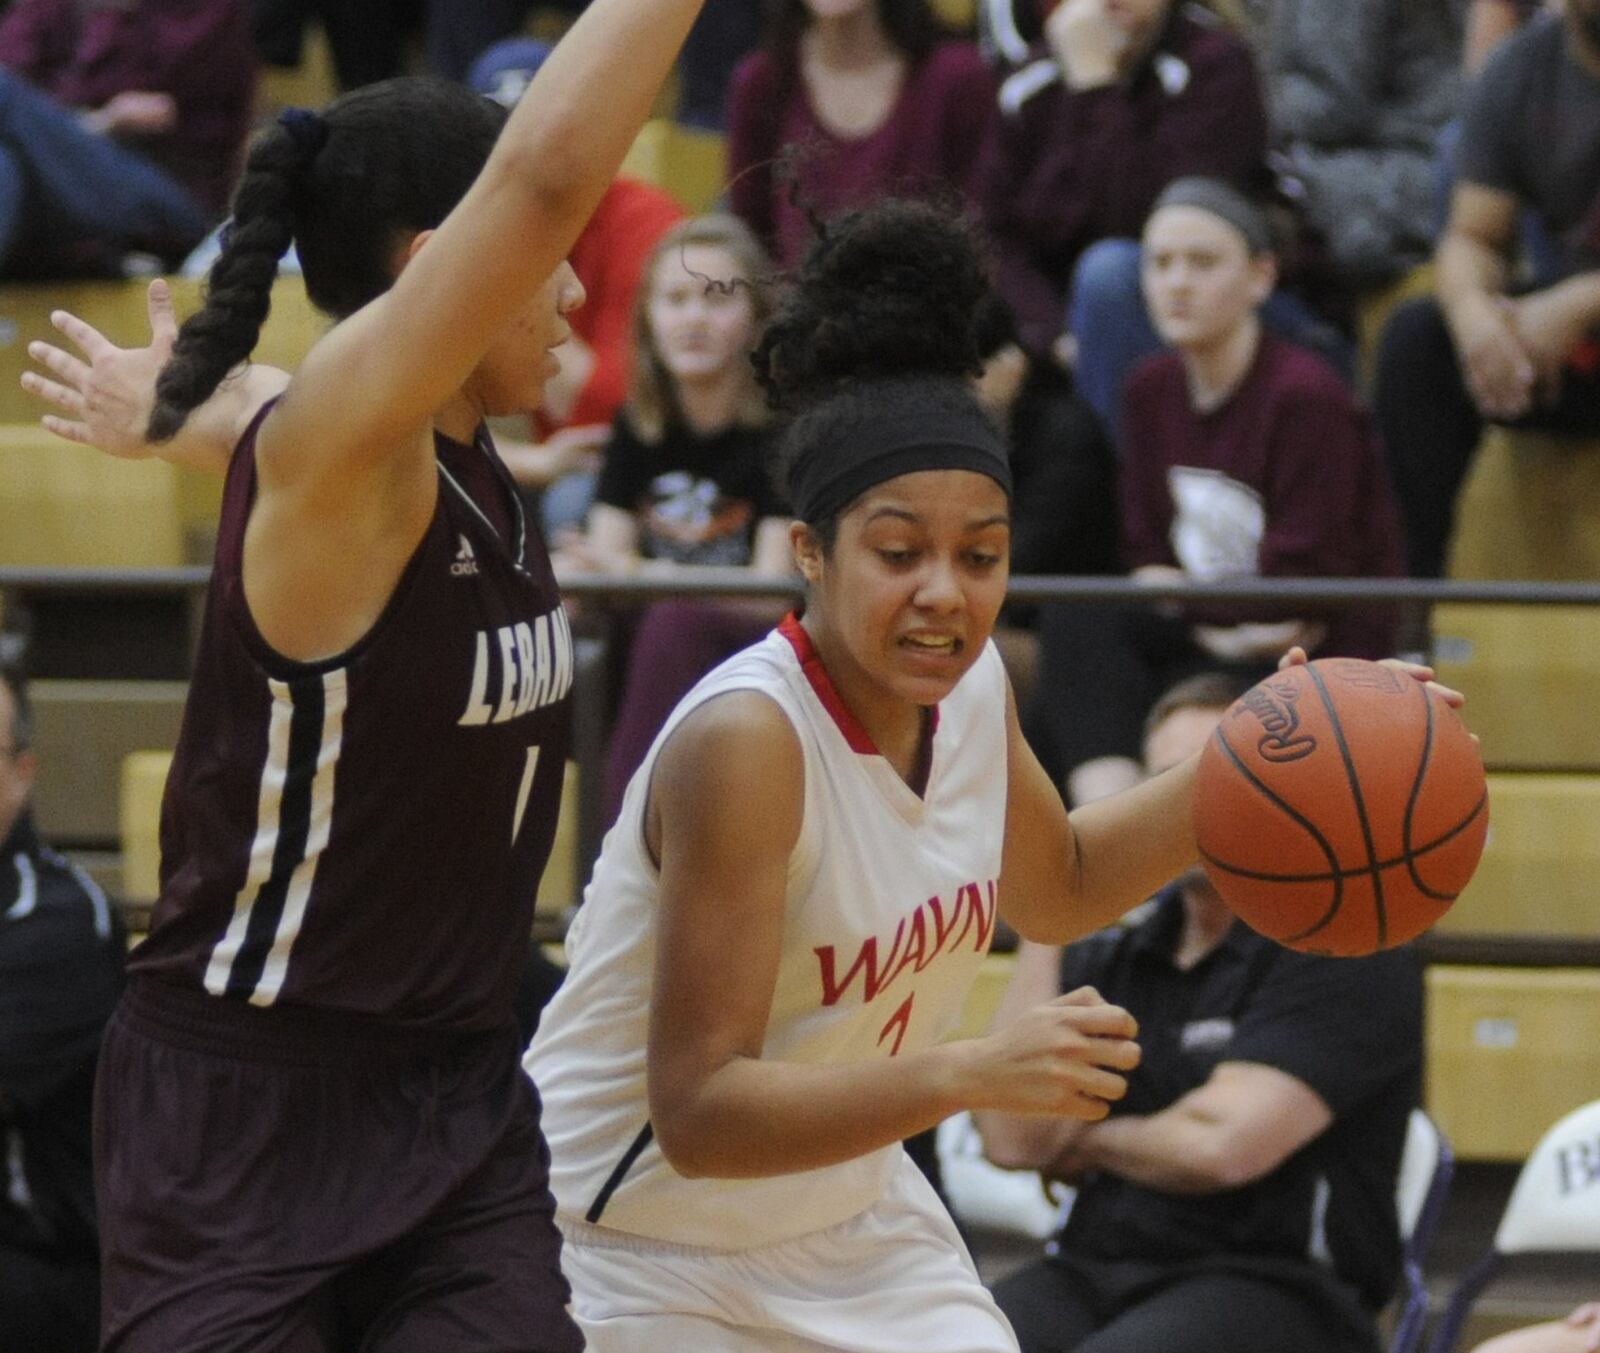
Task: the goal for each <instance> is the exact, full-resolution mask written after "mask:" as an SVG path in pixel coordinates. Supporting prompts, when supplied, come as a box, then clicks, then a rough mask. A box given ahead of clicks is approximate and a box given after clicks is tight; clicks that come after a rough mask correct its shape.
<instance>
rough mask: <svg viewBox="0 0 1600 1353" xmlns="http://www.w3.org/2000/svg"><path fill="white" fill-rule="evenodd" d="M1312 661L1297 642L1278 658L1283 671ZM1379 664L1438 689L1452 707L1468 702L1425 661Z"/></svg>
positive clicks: (1384, 661)
mask: <svg viewBox="0 0 1600 1353" xmlns="http://www.w3.org/2000/svg"><path fill="white" fill-rule="evenodd" d="M1310 661H1311V659H1310V658H1309V657H1307V656H1306V651H1305V649H1303V648H1301V647H1300V646H1299V645H1298V644H1296V645H1295V646H1294V647H1293V648H1291V649H1290V650H1289V651H1288V652H1287V653H1285V654H1284V655H1283V656H1282V657H1281V658H1279V659H1278V670H1279V671H1280V672H1281V671H1283V669H1284V668H1285V667H1303V666H1304V665H1305V664H1306V663H1308V662H1310ZM1378 665H1379V666H1380V667H1387V668H1389V669H1390V670H1391V671H1394V672H1399V673H1401V674H1402V675H1404V676H1408V677H1410V678H1411V679H1412V680H1413V681H1420V682H1422V684H1423V685H1424V686H1426V687H1427V688H1428V689H1429V690H1431V691H1437V692H1438V693H1439V696H1440V698H1441V699H1443V701H1444V702H1445V704H1447V705H1449V706H1450V707H1451V708H1452V709H1460V708H1461V707H1462V706H1463V705H1464V704H1466V703H1467V697H1466V696H1464V695H1462V694H1461V692H1460V691H1458V690H1456V689H1455V688H1454V687H1453V686H1446V685H1444V684H1443V683H1442V682H1439V681H1435V680H1434V673H1433V668H1431V667H1429V666H1428V665H1427V664H1425V663H1420V662H1407V661H1406V660H1405V659H1404V658H1380V659H1379V660H1378Z"/></svg>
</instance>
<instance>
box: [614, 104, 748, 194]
mask: <svg viewBox="0 0 1600 1353" xmlns="http://www.w3.org/2000/svg"><path fill="white" fill-rule="evenodd" d="M622 172H623V173H624V174H628V175H631V176H632V177H634V178H638V179H643V180H644V181H645V182H646V183H653V184H655V185H656V187H658V188H662V189H665V190H666V191H667V192H669V193H671V194H672V196H673V197H675V198H677V199H678V201H679V202H680V203H681V204H682V205H683V207H684V209H685V210H686V211H690V212H693V213H695V214H696V215H698V214H699V213H701V212H704V211H709V210H710V209H711V207H712V205H713V204H714V203H715V202H716V200H717V199H718V198H719V197H721V196H722V191H723V189H724V188H725V187H726V186H727V177H728V147H727V142H726V139H725V138H724V137H723V136H722V135H721V134H720V133H718V132H713V131H702V130H700V129H699V128H695V127H685V126H682V125H680V124H679V123H676V122H673V121H672V120H671V119H669V118H662V117H658V118H651V119H650V121H649V122H647V123H645V125H644V127H643V129H642V130H641V131H640V132H639V135H638V136H637V137H636V138H635V139H634V143H633V146H632V148H631V149H629V151H628V155H627V158H626V159H625V160H623V162H622Z"/></svg>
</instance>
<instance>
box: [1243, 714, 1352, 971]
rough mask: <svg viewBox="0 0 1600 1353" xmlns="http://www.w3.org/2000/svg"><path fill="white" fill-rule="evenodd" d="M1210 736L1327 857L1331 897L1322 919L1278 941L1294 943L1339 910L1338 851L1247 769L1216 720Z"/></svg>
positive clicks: (1341, 880)
mask: <svg viewBox="0 0 1600 1353" xmlns="http://www.w3.org/2000/svg"><path fill="white" fill-rule="evenodd" d="M1211 736H1212V737H1214V738H1215V739H1216V741H1217V745H1218V746H1219V747H1221V748H1222V750H1223V753H1224V754H1225V755H1226V756H1227V758H1228V760H1230V761H1231V762H1233V765H1234V769H1235V770H1237V771H1238V772H1239V774H1240V775H1242V776H1244V778H1245V783H1246V784H1249V785H1252V786H1254V787H1255V788H1256V789H1257V790H1259V791H1260V793H1261V794H1262V795H1263V797H1265V798H1266V799H1267V800H1268V802H1270V803H1273V804H1275V805H1277V807H1279V808H1281V809H1282V810H1283V811H1284V812H1285V813H1287V814H1288V815H1289V816H1290V817H1291V818H1293V819H1294V820H1295V821H1296V822H1298V823H1299V824H1300V825H1301V826H1302V827H1304V828H1305V829H1306V830H1307V831H1308V832H1310V833H1311V838H1312V840H1314V841H1315V842H1316V843H1317V845H1318V846H1319V847H1320V848H1321V850H1322V853H1323V854H1324V855H1325V856H1326V857H1327V860H1328V867H1329V869H1331V870H1332V871H1333V872H1332V873H1330V874H1329V875H1328V881H1329V882H1330V883H1332V884H1333V901H1332V902H1330V903H1329V904H1328V910H1327V911H1326V912H1324V913H1323V915H1322V919H1321V920H1320V921H1318V922H1317V923H1316V924H1315V925H1314V926H1311V927H1309V928H1308V929H1306V930H1302V931H1301V932H1300V933H1299V934H1297V935H1290V936H1288V938H1287V939H1285V940H1282V941H1281V943H1284V944H1292V943H1298V942H1299V941H1300V940H1303V939H1305V938H1306V936H1308V935H1315V934H1316V933H1317V931H1319V930H1321V929H1322V928H1323V927H1324V926H1325V925H1327V924H1328V923H1329V922H1330V921H1331V920H1333V918H1334V917H1335V916H1337V915H1338V914H1339V908H1340V907H1342V906H1343V905H1344V876H1343V874H1342V873H1341V872H1340V869H1339V856H1338V853H1337V852H1336V851H1335V850H1334V849H1333V847H1332V846H1330V845H1329V844H1328V838H1327V837H1325V836H1324V835H1323V834H1322V833H1321V832H1320V831H1318V830H1317V825H1316V823H1314V822H1312V821H1311V819H1310V818H1308V817H1304V816H1302V815H1301V814H1300V813H1298V812H1296V811H1295V810H1294V808H1292V807H1291V806H1290V805H1289V804H1288V803H1287V802H1285V801H1284V800H1283V799H1281V798H1279V797H1278V796H1277V795H1276V794H1274V793H1273V792H1272V791H1271V790H1270V789H1268V788H1267V787H1266V785H1265V784H1263V783H1262V782H1261V780H1260V779H1258V778H1257V776H1256V773H1255V772H1254V771H1253V770H1251V769H1250V767H1249V766H1247V765H1245V763H1244V761H1243V759H1242V758H1241V757H1240V756H1239V753H1238V752H1236V751H1234V750H1233V745H1232V744H1231V743H1230V742H1229V741H1228V739H1227V738H1226V737H1225V736H1224V735H1223V732H1222V726H1221V725H1220V724H1218V725H1217V731H1216V732H1215V733H1213V734H1212V735H1211Z"/></svg>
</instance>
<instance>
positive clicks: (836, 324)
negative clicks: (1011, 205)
mask: <svg viewBox="0 0 1600 1353" xmlns="http://www.w3.org/2000/svg"><path fill="white" fill-rule="evenodd" d="M795 283H796V285H795V286H794V288H793V289H792V290H791V291H790V293H789V295H788V296H787V297H786V298H785V300H784V302H783V304H782V305H781V306H780V307H779V309H778V312H777V314H776V315H775V316H774V317H773V319H772V322H771V323H770V324H769V325H768V326H767V330H766V332H765V334H763V336H762V339H761V342H760V343H759V345H758V346H757V348H756V352H755V354H754V361H755V365H756V374H757V377H758V378H759V379H760V381H761V383H762V385H763V387H764V388H765V389H766V391H767V397H768V399H769V400H770V401H771V402H772V403H773V404H774V405H775V406H777V407H778V408H795V407H797V406H799V405H803V404H805V403H807V402H809V401H810V400H813V399H816V398H818V397H820V396H822V395H824V394H826V393H827V392H828V391H829V390H830V389H832V388H833V387H835V386H836V385H838V384H839V383H840V382H841V381H844V380H870V379H874V378H881V377H892V376H916V375H927V376H954V377H963V376H968V375H975V374H977V372H978V371H980V370H981V369H982V364H981V358H980V356H979V352H978V346H977V342H976V339H975V336H974V333H973V328H974V325H973V319H974V315H975V313H976V311H977V308H978V304H979V302H980V301H981V300H982V299H983V297H984V295H985V294H986V293H987V291H988V289H989V276H988V269H987V266H986V263H985V259H984V255H983V250H982V248H981V247H980V245H979V243H978V239H977V235H976V233H975V231H974V230H973V228H972V227H971V226H970V225H969V224H968V223H967V222H966V221H965V220H963V219H962V218H961V217H960V216H958V215H956V214H955V213H953V212H951V211H948V210H946V209H944V208H942V207H939V206H934V205H932V204H929V203H927V202H918V201H910V200H901V199H888V200H885V201H882V202H879V203H877V204H875V205H874V206H871V207H867V208H864V209H862V210H860V211H855V212H851V213H849V214H848V215H845V216H841V217H839V218H837V219H836V220H833V221H830V222H828V223H827V225H826V226H825V227H823V228H822V230H821V234H820V237H819V238H818V240H817V242H816V243H815V244H814V245H813V246H812V248H811V252H810V253H809V254H808V255H807V257H806V259H805V262H804V263H802V264H801V266H800V270H799V273H798V274H797V276H796V278H795Z"/></svg>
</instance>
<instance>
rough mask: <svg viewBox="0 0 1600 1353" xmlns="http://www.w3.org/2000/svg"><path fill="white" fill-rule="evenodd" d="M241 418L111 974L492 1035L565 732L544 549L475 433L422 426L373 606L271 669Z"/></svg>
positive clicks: (549, 818)
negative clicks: (418, 468) (424, 452)
mask: <svg viewBox="0 0 1600 1353" xmlns="http://www.w3.org/2000/svg"><path fill="white" fill-rule="evenodd" d="M259 425H260V422H259V419H258V420H257V423H256V424H255V425H253V426H252V428H251V430H250V431H249V433H247V434H246V436H245V437H244V438H243V439H242V440H241V442H240V444H239V447H238V448H237V450H236V451H235V453H234V457H233V463H232V466H231V467H230V469H229V472H228V478H227V483H226V486H225V489H224V496H223V505H222V513H221V529H220V535H219V539H218V547H217V561H216V569H215V574H214V576H213V578H212V582H211V588H210V592H209V595H208V597H207V603H206V613H205V620H204V625H203V628H202V631H201V636H200V645H199V652H198V655H197V657H196V663H195V672H194V678H193V682H192V684H191V686H190V691H189V700H188V704H187V707H186V709H185V712H184V721H183V729H182V732H181V734H180V736H179V740H178V747H177V752H176V755H175V757H174V760H173V765H172V771H171V775H170V777H169V779H168V782H167V790H166V797H165V799H164V801H163V803H162V810H161V853H162V868H161V897H160V900H159V902H158V904H157V906H156V910H155V915H154V920H153V924H152V927H151V934H150V937H149V938H148V939H147V940H146V941H145V942H144V944H142V945H141V946H140V947H139V949H138V950H137V951H136V952H135V953H134V955H133V957H132V959H131V961H130V965H129V966H130V969H131V971H133V972H135V973H142V974H146V975H149V976H154V977H158V978H161V979H164V980H167V981H171V982H176V983H179V984H183V985H188V986H196V987H201V988H203V989H205V990H207V991H210V992H211V993H212V994H213V995H217V996H221V997H225V998H229V999H237V1000H249V1001H251V1002H252V1003H254V1004H256V1005H272V1004H275V1003H278V1002H282V1003H284V1004H297V1005H305V1006H315V1007H321V1008H325V1009H334V1010H339V1011H346V1012H352V1013H356V1014H360V1015H366V1016H373V1017H378V1018H382V1019H386V1020H396V1021H402V1022H406V1023H410V1024H417V1025H427V1026H429V1027H433V1028H441V1029H446V1030H460V1031H471V1030H486V1029H491V1028H497V1027H502V1026H504V1025H506V1024H507V1023H508V1022H509V1021H510V1018H511V1001H512V994H513V991H514V990H515V987H516V983H517V979H518V976H519V974H520V973H521V971H522V968H523V965H524V963H525V961H526V958H527V941H528V935H529V932H530V929H531V926H532V919H533V903H534V894H535V892H536V890H537V888H538V885H539V879H540V876H541V874H542V873H543V871H544V866H545V861H546V859H547V858H548V856H549V853H550V845H551V841H552V839H553V837H554V833H555V825H556V815H557V812H558V809H559V805H560V796H561V782H562V774H563V769H564V766H565V762H566V758H567V745H568V737H569V726H568V725H569V703H570V702H569V700H568V698H567V697H568V692H569V691H570V688H571V684H572V675H573V663H572V636H571V631H570V629H569V628H568V624H567V619H566V616H565V614H564V613H563V611H562V609H561V602H560V597H559V595H558V594H557V591H556V585H555V579H554V576H553V575H552V573H551V569H550V561H549V558H548V556H547V554H546V552H545V549H544V546H543V543H542V542H541V541H539V540H538V539H537V537H534V538H531V539H525V538H524V526H523V521H522V516H521V510H520V505H519V502H518V499H517V497H516V494H515V490H514V488H513V486H512V484H511V482H510V479H509V476H507V474H506V473H505V470H504V468H503V466H501V464H500V462H499V459H498V457H497V456H496V455H495V453H494V450H493V447H492V444H491V443H490V442H489V439H488V437H487V435H486V434H482V433H480V435H479V438H478V440H477V443H476V444H475V445H472V446H463V445H459V444H457V443H454V442H451V441H449V440H448V439H446V438H443V437H438V438H436V444H437V451H438V459H439V498H438V504H437V507H436V508H435V510H434V514H433V519H432V521H431V522H430V523H429V526H428V529H427V532H426V534H425V535H424V536H423V538H422V541H421V543H420V544H419V545H418V546H417V549H416V553H415V554H414V555H413V556H412V558H411V560H410V562H409V563H408V564H407V566H406V569H405V571H404V573H403V574H402V575H401V578H400V581H399V583H398V584H397V586H396V587H395V591H394V595H393V597H392V598H391V599H390V601H389V604H388V606H387V608H386V609H385V611H384V612H383V614H382V616H381V617H380V618H379V620H378V622H377V623H376V624H375V625H374V626H373V628H372V629H371V630H370V631H369V632H368V633H367V635H366V636H365V637H364V638H362V639H361V640H360V642H358V643H357V644H356V645H354V646H353V647H352V648H351V649H349V650H348V651H347V652H345V653H343V654H341V655H339V656H338V657H336V658H332V659H329V660H327V661H324V662H319V663H315V664H308V663H298V662H293V661H290V660H288V659H286V658H284V657H282V656H280V655H278V654H277V653H275V652H274V651H273V650H272V649H271V648H270V647H269V646H268V645H267V643H266V641H265V640H264V639H263V638H262V637H261V635H260V633H259V631H258V630H257V629H256V627H255V624H254V622H253V621H252V619H251V616H250V612H249V609H248V607H247V605H246V602H245V597H244V587H243V581H242V573H241V558H242V550H243V542H244V532H245V525H246V523H247V521H248V519H249V515H250V509H251V504H252V502H253V500H254V497H255V490H256V473H255V434H256V428H258V427H259ZM349 566H350V567H351V568H360V567H361V560H360V559H359V558H352V559H351V560H350V563H349Z"/></svg>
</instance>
